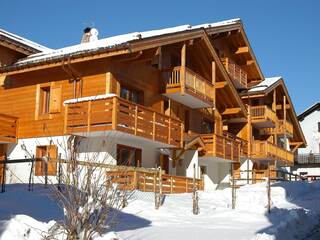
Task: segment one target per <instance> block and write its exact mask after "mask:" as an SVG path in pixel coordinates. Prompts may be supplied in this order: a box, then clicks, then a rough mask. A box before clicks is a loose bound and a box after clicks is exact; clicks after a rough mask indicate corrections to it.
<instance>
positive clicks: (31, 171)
mask: <svg viewBox="0 0 320 240" xmlns="http://www.w3.org/2000/svg"><path fill="white" fill-rule="evenodd" d="M33 168H34V156H33V158H32V159H31V168H30V174H29V185H28V191H32V190H33V184H32V177H33Z"/></svg>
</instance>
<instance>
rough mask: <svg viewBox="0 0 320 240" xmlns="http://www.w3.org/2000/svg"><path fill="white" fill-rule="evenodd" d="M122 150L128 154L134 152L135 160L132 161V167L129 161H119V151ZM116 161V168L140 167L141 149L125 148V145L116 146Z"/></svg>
mask: <svg viewBox="0 0 320 240" xmlns="http://www.w3.org/2000/svg"><path fill="white" fill-rule="evenodd" d="M122 150H127V151H129V152H132V151H135V152H134V158H135V159H134V161H135V164H134V165H132V162H131V160H129V161H128V162H125V161H123V159H120V157H121V155H120V151H122ZM129 155H130V154H129ZM116 161H117V166H126V167H141V166H142V149H141V148H136V147H131V146H127V145H122V144H117V156H116ZM120 163H121V164H120Z"/></svg>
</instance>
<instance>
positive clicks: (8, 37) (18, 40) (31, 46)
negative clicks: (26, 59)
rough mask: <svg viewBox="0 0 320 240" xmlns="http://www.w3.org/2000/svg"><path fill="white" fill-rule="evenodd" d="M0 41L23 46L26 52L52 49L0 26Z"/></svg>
mask: <svg viewBox="0 0 320 240" xmlns="http://www.w3.org/2000/svg"><path fill="white" fill-rule="evenodd" d="M0 41H5V42H8V43H9V44H13V45H17V46H19V47H22V48H25V49H26V50H27V51H28V52H31V53H38V52H44V51H50V50H52V49H50V48H47V47H45V46H43V45H41V44H38V43H35V42H33V41H31V40H28V39H26V38H23V37H21V36H18V35H16V34H13V33H11V32H8V31H5V30H3V29H1V28H0Z"/></svg>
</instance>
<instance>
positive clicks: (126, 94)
mask: <svg viewBox="0 0 320 240" xmlns="http://www.w3.org/2000/svg"><path fill="white" fill-rule="evenodd" d="M120 97H122V98H124V99H126V100H128V101H131V102H134V103H138V104H143V92H141V91H138V90H135V89H132V88H128V87H124V86H121V89H120Z"/></svg>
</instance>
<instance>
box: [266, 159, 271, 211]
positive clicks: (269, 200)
mask: <svg viewBox="0 0 320 240" xmlns="http://www.w3.org/2000/svg"><path fill="white" fill-rule="evenodd" d="M267 194H268V213H270V212H271V184H270V164H269V163H268V182H267Z"/></svg>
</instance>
